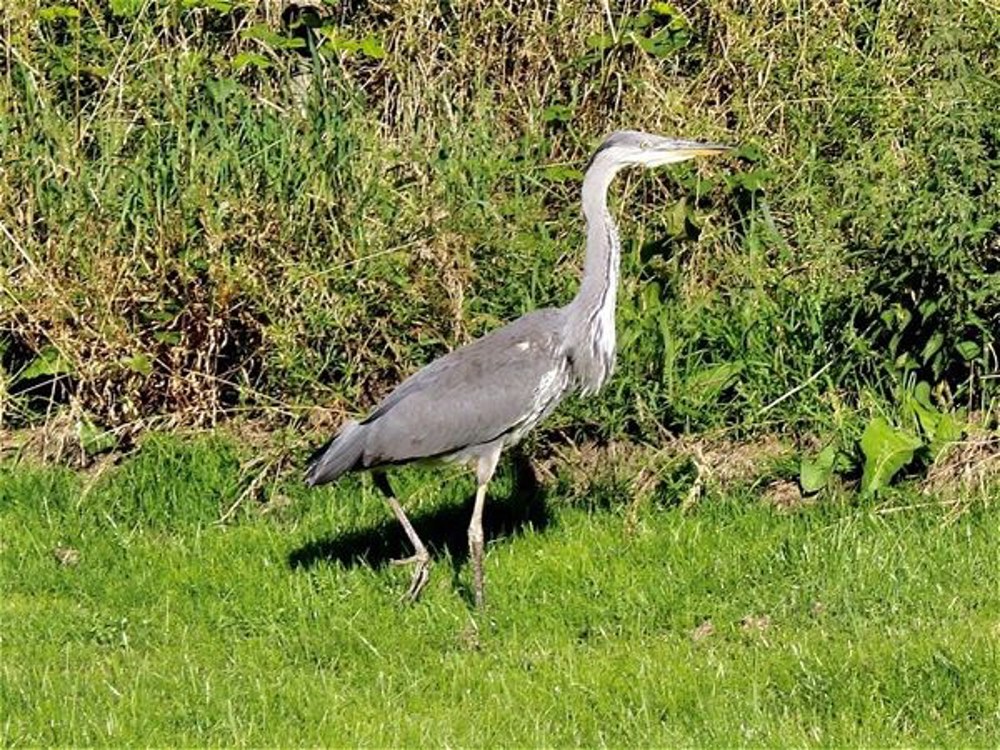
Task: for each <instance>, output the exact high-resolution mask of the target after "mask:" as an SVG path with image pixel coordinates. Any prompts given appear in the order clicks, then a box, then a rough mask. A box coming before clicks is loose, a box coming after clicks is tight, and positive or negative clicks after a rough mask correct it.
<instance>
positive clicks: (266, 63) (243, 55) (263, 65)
mask: <svg viewBox="0 0 1000 750" xmlns="http://www.w3.org/2000/svg"><path fill="white" fill-rule="evenodd" d="M231 64H232V66H233V69H234V70H243V68H246V67H249V66H252V67H255V68H259V69H260V70H267V69H268V68H270V67H271V61H270V60H268V59H267V58H266V57H264V56H263V55H258V54H257V53H256V52H240V53H238V54H237V55H235V56H234V57H233V59H232V61H231Z"/></svg>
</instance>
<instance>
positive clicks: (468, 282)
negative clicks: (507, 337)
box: [0, 0, 1000, 437]
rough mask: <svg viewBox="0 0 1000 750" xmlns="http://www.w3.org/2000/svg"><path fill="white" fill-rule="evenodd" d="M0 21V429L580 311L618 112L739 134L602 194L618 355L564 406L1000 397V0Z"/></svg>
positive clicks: (288, 410)
mask: <svg viewBox="0 0 1000 750" xmlns="http://www.w3.org/2000/svg"><path fill="white" fill-rule="evenodd" d="M0 25H2V27H3V31H4V53H3V55H2V57H0V66H2V75H0V123H2V126H0V150H2V152H3V154H4V159H3V162H2V164H0V226H2V232H0V259H2V261H3V264H2V265H3V266H4V271H3V274H2V275H0V288H2V295H0V298H2V299H0V349H2V351H3V356H2V358H0V359H2V366H3V369H2V371H0V399H2V401H0V406H2V409H0V419H3V420H5V421H7V422H14V423H19V422H24V421H31V420H32V419H37V416H38V414H39V413H40V412H41V413H46V412H47V411H49V410H51V408H52V407H53V402H54V404H55V405H56V406H59V405H60V404H62V405H70V406H71V407H72V408H73V409H74V412H75V416H81V415H84V416H87V418H88V419H91V420H95V421H96V422H98V423H101V424H103V425H105V426H108V427H123V426H124V427H129V426H131V425H135V424H137V423H139V422H141V421H142V420H145V419H148V418H150V417H151V416H156V415H163V414H169V415H172V416H173V417H175V418H177V419H180V420H182V421H187V422H192V421H193V422H206V421H209V422H210V421H213V420H215V419H216V418H218V417H219V416H221V415H223V414H225V413H232V411H234V410H236V411H239V412H241V413H246V412H252V413H255V414H265V415H268V416H270V417H274V418H276V419H279V420H283V421H287V420H289V419H299V418H301V417H303V416H304V415H305V414H308V413H309V411H310V409H311V408H312V407H313V406H315V405H316V404H323V405H324V406H327V407H329V408H330V409H332V410H333V414H334V415H335V416H337V415H340V414H341V413H343V412H344V411H357V410H361V409H364V408H365V407H366V406H368V405H370V404H371V403H372V401H373V400H374V399H375V398H377V397H378V396H379V395H380V394H381V393H383V392H384V391H385V389H386V388H387V387H388V386H389V385H390V384H391V383H392V382H393V381H394V380H395V379H396V378H397V377H398V376H399V375H400V374H402V373H403V372H405V371H408V370H409V369H411V368H412V367H413V366H415V365H416V364H419V363H423V362H426V361H427V360H428V359H429V358H431V357H433V356H434V355H436V354H439V353H440V352H442V351H444V350H445V349H447V348H449V347H452V346H454V345H456V344H458V343H461V342H464V341H466V340H468V339H469V338H470V337H472V336H474V335H476V334H478V333H480V332H482V331H484V330H487V329H489V328H491V327H494V326H496V325H497V324H498V323H500V322H501V321H504V320H507V319H510V318H512V317H514V316H516V315H518V314H520V313H523V312H525V311H526V310H528V309H531V308H534V307H537V306H540V305H543V304H552V303H561V302H564V301H566V300H567V299H568V297H569V295H570V294H571V293H572V291H573V289H574V288H575V277H576V273H577V269H578V266H579V257H580V251H581V244H582V225H581V221H580V218H579V210H578V203H577V192H578V188H579V179H580V175H579V171H578V170H579V169H580V168H582V166H583V164H584V161H585V159H586V157H587V156H588V154H589V153H590V151H591V150H592V149H593V147H594V145H595V144H596V143H597V142H598V141H599V139H600V138H601V137H602V136H603V135H604V134H605V133H607V132H608V131H610V130H611V129H613V128H615V127H642V128H646V129H649V130H654V131H660V132H664V133H670V134H678V135H684V136H689V137H704V138H712V139H716V140H724V141H729V142H732V143H736V144H739V145H740V146H741V150H740V151H739V154H738V156H737V157H736V158H733V159H731V160H730V161H728V162H715V163H712V164H711V165H706V166H693V165H682V166H680V167H678V168H676V169H673V170H667V171H664V172H662V173H660V174H657V175H655V176H653V175H643V176H630V177H627V178H624V179H622V180H621V181H620V183H619V184H618V185H617V186H616V188H615V191H614V192H615V199H614V203H615V209H614V210H615V213H616V215H617V216H618V217H619V218H620V220H621V223H622V225H623V234H624V237H625V238H626V239H625V260H624V272H625V282H624V290H623V295H622V305H621V309H620V312H619V325H620V327H621V328H622V330H623V344H624V346H623V348H622V361H621V367H620V369H619V377H618V379H617V381H616V384H615V387H614V389H613V390H612V391H611V392H610V393H608V394H607V395H606V398H605V400H604V401H603V402H601V403H602V404H603V405H593V406H585V407H584V406H579V407H577V408H576V409H575V410H571V411H568V412H567V411H564V412H563V414H564V415H565V420H564V424H575V425H580V424H582V425H584V426H587V425H589V426H590V429H591V430H597V431H598V432H600V433H602V434H603V435H605V436H611V435H624V434H628V435H631V436H633V437H643V436H646V437H648V436H650V435H655V434H657V431H658V430H659V429H660V428H662V427H664V426H665V427H668V428H671V429H687V428H703V427H711V426H719V425H731V426H736V427H738V428H740V429H744V430H755V429H773V428H774V427H775V426H783V427H789V428H792V429H794V428H796V427H799V428H808V429H810V430H822V429H829V428H831V426H833V425H834V424H835V423H836V422H837V419H838V418H839V416H838V414H837V412H838V409H839V408H840V407H841V406H842V405H846V407H847V408H849V409H858V410H860V411H861V412H862V413H863V414H871V413H872V412H873V411H875V410H877V409H878V408H883V409H889V410H891V409H893V408H894V406H895V405H896V404H897V403H899V402H900V401H901V400H902V398H903V396H902V395H901V394H903V393H905V392H907V391H909V390H912V388H913V387H914V384H915V383H917V382H920V381H924V382H927V383H928V385H929V386H930V387H931V388H932V390H933V393H934V398H935V399H936V401H937V404H938V405H939V406H941V407H942V408H945V409H954V408H956V407H957V406H965V407H970V408H972V409H974V410H977V409H978V410H985V409H988V407H989V404H990V402H991V400H992V395H991V391H990V388H991V387H992V386H993V385H994V384H995V382H996V381H995V379H994V378H992V377H991V376H992V375H994V374H995V372H996V353H995V342H996V338H995V337H996V331H997V330H1000V319H998V307H997V302H996V301H997V299H1000V294H998V287H997V284H998V283H1000V282H998V279H1000V273H998V268H997V265H996V258H997V257H998V253H997V244H996V243H997V229H998V225H1000V221H998V216H1000V203H998V201H1000V197H998V196H1000V190H998V189H997V185H996V175H997V174H998V171H1000V170H998V167H1000V163H998V159H1000V156H998V149H997V133H998V132H1000V120H998V117H1000V115H998V114H997V113H998V112H1000V92H998V89H997V86H996V85H995V81H996V79H997V69H996V66H997V59H996V55H995V54H994V52H995V50H996V49H997V47H998V46H1000V37H998V34H1000V31H998V26H997V24H996V23H995V18H994V13H993V11H992V10H990V9H989V8H987V7H986V6H984V5H981V4H978V3H965V4H962V3H960V4H957V5H956V4H955V3H952V2H931V3H923V4H920V5H919V6H911V5H909V4H897V5H885V4H883V5H879V6H877V7H875V6H871V7H870V6H863V7H861V6H859V7H853V6H852V5H850V4H840V5H837V6H827V5H820V6H810V7H809V8H808V9H804V8H803V7H802V6H801V5H800V4H798V3H783V2H761V3H756V4H753V5H752V6H747V7H744V6H741V5H738V4H727V3H713V4H712V6H711V7H710V8H709V7H708V6H704V5H685V4H682V5H677V6H671V5H668V4H662V3H660V4H653V5H650V6H646V5H643V4H639V3H623V4H614V5H613V6H610V7H609V8H608V9H607V10H606V11H604V10H602V9H601V8H600V7H599V6H592V5H591V4H589V3H565V4H557V5H550V4H546V3H528V4H523V3H519V4H517V7H516V8H515V7H514V6H507V5H505V4H502V3H492V2H483V3H478V4H473V5H470V6H467V7H463V8H457V7H453V6H442V5H440V4H436V3H418V4H417V5H415V6H412V7H410V8H408V9H407V11H406V12H405V13H404V12H398V13H396V12H393V11H391V10H388V9H381V8H376V7H374V6H372V7H367V6H364V5H353V6H350V7H348V6H344V7H341V6H339V5H336V4H329V5H324V6H321V7H320V10H319V13H318V15H315V16H313V15H310V14H304V15H300V16H298V17H295V18H286V21H285V22H284V23H283V22H282V19H281V14H280V13H279V5H278V4H260V5H257V4H253V3H243V2H229V1H228V0H224V1H223V0H219V1H213V2H209V1H208V0H205V1H204V2H200V1H198V0H194V1H192V2H184V3H172V2H139V1H138V0H135V1H132V0H116V1H115V2H111V3H108V4H100V3H82V4H37V3H34V2H29V1H28V0H17V2H13V3H6V4H5V6H4V9H3V11H2V24H0ZM307 29H311V30H308V31H307ZM310 45H312V47H310ZM788 394H791V396H789V397H787V398H783V397H785V396H786V395H788ZM779 399H781V400H780V401H779ZM879 405H881V406H879ZM314 416H319V417H321V416H322V415H314Z"/></svg>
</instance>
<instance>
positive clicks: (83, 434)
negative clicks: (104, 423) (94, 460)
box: [77, 417, 118, 455]
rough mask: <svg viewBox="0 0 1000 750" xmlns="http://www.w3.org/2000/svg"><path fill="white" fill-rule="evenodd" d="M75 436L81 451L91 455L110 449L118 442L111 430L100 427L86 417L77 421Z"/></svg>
mask: <svg viewBox="0 0 1000 750" xmlns="http://www.w3.org/2000/svg"><path fill="white" fill-rule="evenodd" d="M77 437H78V438H79V440H80V447H81V448H82V449H83V452H84V453H88V454H91V455H93V454H95V453H102V452H104V451H107V450H111V449H112V448H114V447H115V446H116V445H117V444H118V438H116V437H115V434H114V433H113V432H111V431H110V430H105V429H102V428H101V427H99V426H98V425H96V424H94V423H93V422H92V421H90V419H88V418H87V417H83V418H82V419H81V420H80V421H79V422H78V423H77Z"/></svg>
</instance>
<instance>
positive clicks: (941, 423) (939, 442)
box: [930, 411, 965, 458]
mask: <svg viewBox="0 0 1000 750" xmlns="http://www.w3.org/2000/svg"><path fill="white" fill-rule="evenodd" d="M964 434H965V420H964V419H962V417H960V416H959V415H956V414H953V413H952V412H947V411H946V412H945V413H944V414H942V415H941V418H940V419H939V420H938V423H937V426H936V429H935V430H934V436H933V437H932V438H931V443H930V448H931V455H932V456H933V457H935V458H936V457H937V456H938V454H940V453H941V451H943V450H944V449H945V448H946V447H948V446H949V445H951V444H952V443H954V442H957V441H959V440H961V439H962V436H963V435H964Z"/></svg>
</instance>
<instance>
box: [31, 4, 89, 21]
mask: <svg viewBox="0 0 1000 750" xmlns="http://www.w3.org/2000/svg"><path fill="white" fill-rule="evenodd" d="M38 17H39V18H40V19H41V20H42V21H55V20H57V19H60V18H79V17H80V11H79V10H77V9H76V8H74V7H72V6H71V5H51V6H49V7H48V8H42V9H41V10H39V11H38Z"/></svg>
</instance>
